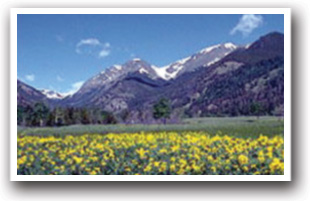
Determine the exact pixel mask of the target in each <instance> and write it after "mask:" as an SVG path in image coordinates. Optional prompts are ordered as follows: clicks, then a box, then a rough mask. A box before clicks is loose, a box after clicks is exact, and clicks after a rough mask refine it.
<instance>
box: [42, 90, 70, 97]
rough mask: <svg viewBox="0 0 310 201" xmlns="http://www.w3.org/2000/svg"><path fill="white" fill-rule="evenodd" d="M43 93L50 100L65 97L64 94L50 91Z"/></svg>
mask: <svg viewBox="0 0 310 201" xmlns="http://www.w3.org/2000/svg"><path fill="white" fill-rule="evenodd" d="M41 92H42V93H43V94H44V95H45V96H46V97H47V98H49V99H63V98H64V97H65V95H63V94H60V93H58V92H55V91H52V90H48V89H42V90H41Z"/></svg>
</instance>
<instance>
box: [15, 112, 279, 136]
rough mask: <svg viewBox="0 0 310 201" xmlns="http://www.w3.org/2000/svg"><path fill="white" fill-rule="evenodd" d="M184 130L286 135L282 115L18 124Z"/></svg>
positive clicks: (44, 131)
mask: <svg viewBox="0 0 310 201" xmlns="http://www.w3.org/2000/svg"><path fill="white" fill-rule="evenodd" d="M164 131H167V132H168V131H173V132H182V131H201V132H207V133H208V134H210V135H215V134H217V135H222V134H223V135H226V134H227V135H230V136H235V137H258V136H259V135H260V134H264V135H266V136H273V135H283V132H284V122H283V118H279V117H273V116H263V117H259V118H257V117H207V118H191V119H184V120H183V122H182V123H181V124H152V125H143V124H115V125H71V126H63V127H42V128H40V127H32V128H29V127H18V134H19V135H54V136H55V135H56V136H61V135H67V134H70V135H80V134H85V133H88V134H92V133H95V134H107V133H137V132H164Z"/></svg>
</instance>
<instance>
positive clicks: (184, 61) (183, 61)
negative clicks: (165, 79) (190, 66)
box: [175, 57, 191, 64]
mask: <svg viewBox="0 0 310 201" xmlns="http://www.w3.org/2000/svg"><path fill="white" fill-rule="evenodd" d="M190 58H191V57H186V58H184V59H181V60H179V61H177V62H175V63H178V64H184V63H186V62H187V61H188V60H190Z"/></svg>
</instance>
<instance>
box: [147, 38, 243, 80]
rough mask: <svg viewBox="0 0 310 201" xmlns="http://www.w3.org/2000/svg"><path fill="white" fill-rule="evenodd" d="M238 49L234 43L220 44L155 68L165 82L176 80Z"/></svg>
mask: <svg viewBox="0 0 310 201" xmlns="http://www.w3.org/2000/svg"><path fill="white" fill-rule="evenodd" d="M237 48H238V47H237V46H236V45H234V44H232V43H225V44H218V45H214V46H211V47H207V48H204V49H202V50H201V51H199V52H197V53H196V54H194V55H192V56H189V57H186V58H183V59H181V60H178V61H176V62H173V63H171V64H169V65H167V66H164V67H160V68H158V67H153V68H154V70H155V71H156V73H157V75H158V76H159V77H161V78H163V79H165V80H169V79H174V78H176V77H178V76H180V75H181V74H183V73H184V72H190V71H194V70H195V69H196V68H198V67H201V66H204V67H207V66H210V65H212V64H214V63H216V62H217V61H219V60H220V59H222V58H223V57H224V56H226V55H228V54H229V53H231V52H232V51H234V50H235V49H237Z"/></svg>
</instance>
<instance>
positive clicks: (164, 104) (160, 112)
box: [153, 98, 171, 124]
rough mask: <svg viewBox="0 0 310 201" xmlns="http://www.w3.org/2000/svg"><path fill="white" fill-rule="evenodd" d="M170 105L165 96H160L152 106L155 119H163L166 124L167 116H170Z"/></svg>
mask: <svg viewBox="0 0 310 201" xmlns="http://www.w3.org/2000/svg"><path fill="white" fill-rule="evenodd" d="M170 113H171V107H170V102H169V100H168V99H166V98H161V99H160V100H159V101H158V102H157V103H156V104H154V106H153V117H154V118H155V119H163V122H164V123H165V124H166V120H167V118H169V117H170Z"/></svg>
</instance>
